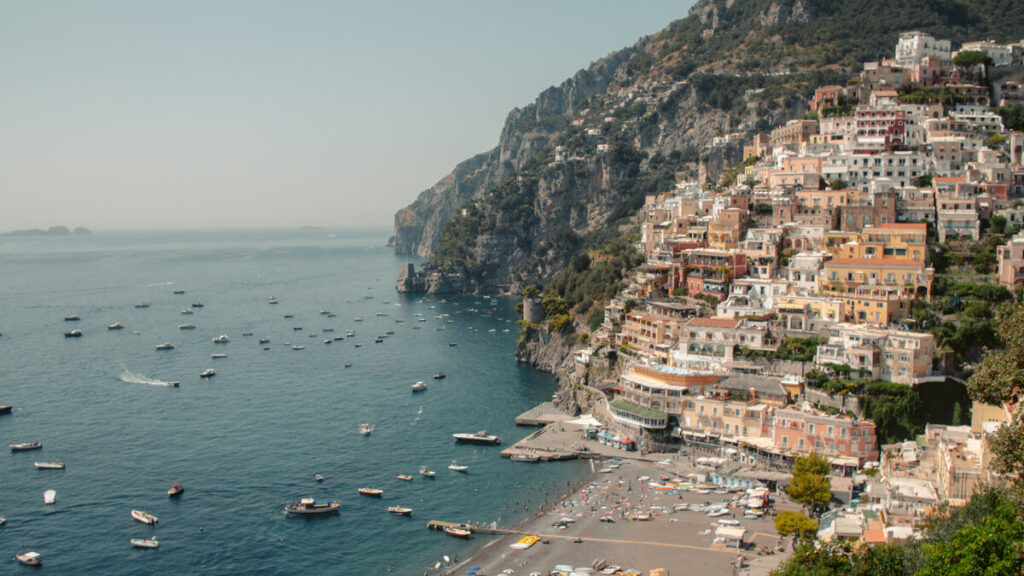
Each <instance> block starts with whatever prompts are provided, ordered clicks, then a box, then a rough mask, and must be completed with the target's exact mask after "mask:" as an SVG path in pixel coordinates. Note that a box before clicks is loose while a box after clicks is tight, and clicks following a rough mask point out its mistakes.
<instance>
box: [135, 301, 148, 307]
mask: <svg viewBox="0 0 1024 576" xmlns="http://www.w3.org/2000/svg"><path fill="white" fill-rule="evenodd" d="M135 307H136V308H149V304H146V303H145V302H139V303H138V304H136V305H135Z"/></svg>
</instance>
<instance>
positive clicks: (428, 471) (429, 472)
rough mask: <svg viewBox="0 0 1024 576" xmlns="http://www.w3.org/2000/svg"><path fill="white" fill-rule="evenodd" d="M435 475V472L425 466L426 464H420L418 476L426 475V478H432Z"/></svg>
mask: <svg viewBox="0 0 1024 576" xmlns="http://www.w3.org/2000/svg"><path fill="white" fill-rule="evenodd" d="M436 475H437V472H434V471H433V470H431V469H429V468H427V467H426V466H420V476H426V477H427V478H433V477H434V476H436Z"/></svg>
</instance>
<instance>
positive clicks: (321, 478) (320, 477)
mask: <svg viewBox="0 0 1024 576" xmlns="http://www.w3.org/2000/svg"><path fill="white" fill-rule="evenodd" d="M313 480H316V481H317V482H323V481H324V477H323V476H321V475H319V474H314V475H313Z"/></svg>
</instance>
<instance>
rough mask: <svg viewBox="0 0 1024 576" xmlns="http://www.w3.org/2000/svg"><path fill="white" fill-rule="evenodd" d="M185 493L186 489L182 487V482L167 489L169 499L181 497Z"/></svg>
mask: <svg viewBox="0 0 1024 576" xmlns="http://www.w3.org/2000/svg"><path fill="white" fill-rule="evenodd" d="M184 491H185V487H184V486H182V485H181V482H175V483H174V484H171V487H170V488H168V489H167V496H168V497H169V498H177V497H178V496H181V493H182V492H184Z"/></svg>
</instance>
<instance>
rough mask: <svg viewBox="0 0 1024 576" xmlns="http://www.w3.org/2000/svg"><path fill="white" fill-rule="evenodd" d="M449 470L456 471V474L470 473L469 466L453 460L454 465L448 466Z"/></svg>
mask: <svg viewBox="0 0 1024 576" xmlns="http://www.w3.org/2000/svg"><path fill="white" fill-rule="evenodd" d="M448 469H449V470H454V471H456V472H468V471H469V466H463V465H462V464H459V463H458V462H457V461H455V460H452V463H451V464H449V465H448Z"/></svg>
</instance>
